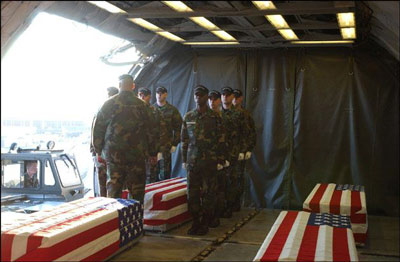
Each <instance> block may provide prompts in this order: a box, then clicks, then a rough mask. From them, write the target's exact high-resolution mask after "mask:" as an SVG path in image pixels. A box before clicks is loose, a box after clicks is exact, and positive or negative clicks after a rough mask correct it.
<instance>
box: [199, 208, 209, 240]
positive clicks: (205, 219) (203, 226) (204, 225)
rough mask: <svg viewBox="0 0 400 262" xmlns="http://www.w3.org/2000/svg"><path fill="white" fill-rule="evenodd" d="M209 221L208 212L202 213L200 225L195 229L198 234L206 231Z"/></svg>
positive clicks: (201, 234) (200, 234)
mask: <svg viewBox="0 0 400 262" xmlns="http://www.w3.org/2000/svg"><path fill="white" fill-rule="evenodd" d="M209 223H210V214H207V213H205V214H203V217H202V218H201V222H200V227H199V229H198V230H197V235H198V236H203V235H205V234H207V233H208V224H209Z"/></svg>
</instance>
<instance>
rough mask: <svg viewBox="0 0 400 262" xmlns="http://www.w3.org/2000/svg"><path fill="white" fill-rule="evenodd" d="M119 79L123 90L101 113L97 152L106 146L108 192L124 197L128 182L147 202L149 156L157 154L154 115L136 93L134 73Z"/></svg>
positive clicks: (97, 122) (96, 134) (95, 134)
mask: <svg viewBox="0 0 400 262" xmlns="http://www.w3.org/2000/svg"><path fill="white" fill-rule="evenodd" d="M119 81H120V82H119V89H120V92H119V94H118V95H115V96H113V97H111V98H110V99H108V100H107V101H106V102H105V103H104V104H103V106H102V107H101V108H100V110H99V112H98V113H97V116H96V119H95V122H94V126H93V135H92V139H93V141H92V143H93V146H94V149H95V151H96V153H97V155H100V154H101V152H102V151H103V150H104V155H105V160H106V163H107V178H108V180H107V196H108V197H113V198H121V193H122V186H123V185H124V184H126V186H127V187H128V190H129V193H130V195H131V196H132V198H134V199H136V200H139V201H141V202H142V203H143V198H144V189H145V182H146V168H145V158H146V156H147V155H150V156H156V154H157V151H156V148H155V135H154V126H152V121H151V119H152V115H151V113H150V111H149V110H148V109H147V108H146V105H145V104H144V103H143V102H142V101H141V100H140V99H139V98H137V97H136V96H135V95H134V93H133V89H134V88H135V84H134V82H133V78H132V76H131V75H127V74H126V75H122V76H120V77H119Z"/></svg>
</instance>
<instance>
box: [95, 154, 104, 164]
mask: <svg viewBox="0 0 400 262" xmlns="http://www.w3.org/2000/svg"><path fill="white" fill-rule="evenodd" d="M97 161H98V162H99V163H102V164H105V163H106V161H105V160H104V159H103V158H101V156H100V155H97Z"/></svg>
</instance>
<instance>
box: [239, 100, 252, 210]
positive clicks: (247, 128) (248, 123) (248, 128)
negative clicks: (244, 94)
mask: <svg viewBox="0 0 400 262" xmlns="http://www.w3.org/2000/svg"><path fill="white" fill-rule="evenodd" d="M235 109H236V110H238V111H241V112H242V113H243V115H244V120H245V121H244V132H245V136H244V137H245V138H246V139H244V144H245V148H246V149H245V151H243V152H245V153H246V152H252V151H253V149H254V147H255V145H256V141H257V133H256V127H255V124H254V120H253V118H252V117H251V114H250V112H249V111H247V110H246V109H244V108H243V107H235ZM246 162H247V161H245V160H243V161H239V168H238V172H239V194H238V195H237V196H236V200H235V205H236V209H240V202H241V200H240V199H241V196H242V195H243V192H244V184H245V179H244V170H245V167H246Z"/></svg>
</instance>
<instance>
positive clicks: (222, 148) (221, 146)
mask: <svg viewBox="0 0 400 262" xmlns="http://www.w3.org/2000/svg"><path fill="white" fill-rule="evenodd" d="M217 134H218V135H217V143H218V152H217V161H218V163H220V164H223V163H224V161H225V160H226V159H227V156H226V152H227V148H226V140H227V139H226V137H225V136H226V131H225V127H224V125H223V123H222V118H221V117H220V116H217Z"/></svg>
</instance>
